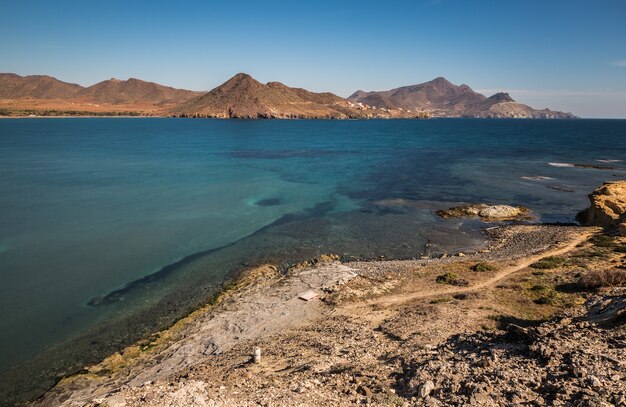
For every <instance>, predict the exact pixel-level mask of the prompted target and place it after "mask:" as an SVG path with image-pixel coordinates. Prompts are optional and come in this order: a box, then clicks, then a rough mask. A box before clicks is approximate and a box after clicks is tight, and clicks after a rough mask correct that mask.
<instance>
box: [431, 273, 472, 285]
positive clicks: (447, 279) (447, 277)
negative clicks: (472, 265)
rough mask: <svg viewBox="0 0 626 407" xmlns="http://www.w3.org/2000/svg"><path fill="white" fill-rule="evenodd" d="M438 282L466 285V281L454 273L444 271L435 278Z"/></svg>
mask: <svg viewBox="0 0 626 407" xmlns="http://www.w3.org/2000/svg"><path fill="white" fill-rule="evenodd" d="M436 281H437V282H438V283H439V284H449V285H458V286H466V285H468V284H469V283H468V281H467V280H465V279H462V278H460V277H459V276H458V275H456V274H455V273H446V274H442V275H440V276H438V277H437V280H436Z"/></svg>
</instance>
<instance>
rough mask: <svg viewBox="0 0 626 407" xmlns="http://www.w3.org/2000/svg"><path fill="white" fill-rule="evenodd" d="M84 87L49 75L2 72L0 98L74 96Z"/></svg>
mask: <svg viewBox="0 0 626 407" xmlns="http://www.w3.org/2000/svg"><path fill="white" fill-rule="evenodd" d="M82 89H83V87H82V86H80V85H77V84H75V83H67V82H62V81H60V80H58V79H56V78H53V77H51V76H48V75H29V76H20V75H16V74H14V73H0V99H19V98H35V99H63V98H71V97H74V96H75V95H76V94H77V93H78V92H80V91H81V90H82Z"/></svg>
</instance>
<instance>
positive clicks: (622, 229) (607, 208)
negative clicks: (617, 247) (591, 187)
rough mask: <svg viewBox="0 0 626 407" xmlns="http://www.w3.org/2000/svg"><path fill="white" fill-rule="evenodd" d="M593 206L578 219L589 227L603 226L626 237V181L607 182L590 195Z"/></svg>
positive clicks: (579, 214)
mask: <svg viewBox="0 0 626 407" xmlns="http://www.w3.org/2000/svg"><path fill="white" fill-rule="evenodd" d="M589 201H591V206H590V207H589V208H587V209H585V210H584V211H582V212H580V213H578V215H577V216H576V219H577V220H578V221H579V222H580V223H582V224H584V225H589V226H601V227H603V228H605V229H607V230H609V231H616V232H618V233H620V234H621V235H622V236H626V181H613V182H605V183H604V184H603V185H602V186H601V187H600V188H598V189H596V190H595V191H593V193H591V194H590V195H589Z"/></svg>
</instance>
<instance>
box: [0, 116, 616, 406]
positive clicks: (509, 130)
mask: <svg viewBox="0 0 626 407" xmlns="http://www.w3.org/2000/svg"><path fill="white" fill-rule="evenodd" d="M625 136H626V121H623V120H621V121H620V120H572V121H543V120H536V121H528V120H461V119H449V120H428V121H409V120H392V121H385V120H381V121H378V120H372V121H296V120H294V121H243V120H228V121H224V120H192V119H189V120H188V119H111V118H106V119H77V118H72V119H18V120H12V119H3V120H0V275H1V278H2V285H0V309H2V310H3V312H2V313H1V314H0V330H1V331H2V332H3V335H2V336H0V372H5V373H6V375H5V376H7V375H8V377H10V378H11V380H13V381H14V382H19V383H24V382H25V378H28V377H31V378H32V377H34V376H37V379H36V380H30V383H31V384H32V383H33V382H34V383H35V384H36V386H35V387H37V386H41V387H40V388H43V387H45V386H47V385H49V384H50V383H51V379H52V378H53V377H54V376H56V375H59V374H63V373H67V372H69V371H72V370H73V369H76V368H77V367H80V366H82V365H83V364H84V363H87V362H89V361H95V360H98V358H100V357H101V356H102V355H103V354H106V353H107V352H111V351H113V350H115V349H117V348H119V347H120V346H123V345H124V344H127V343H129V342H131V341H133V340H136V339H137V338H139V337H141V336H144V335H146V334H148V333H149V332H151V331H153V330H155V329H158V328H160V327H162V326H164V325H166V324H168V323H171V322H172V321H173V320H174V319H175V318H177V317H180V316H181V315H183V314H184V313H186V312H188V310H189V309H191V308H193V307H195V306H198V305H199V304H201V303H202V302H203V301H206V299H207V298H208V297H209V296H210V295H211V294H212V293H213V292H215V290H217V289H218V288H219V285H220V283H221V282H223V281H224V279H225V278H227V277H228V276H230V275H232V273H234V272H236V271H237V270H239V269H241V268H243V267H246V266H250V265H254V264H258V263H260V262H262V261H275V262H279V263H283V262H287V263H289V262H295V261H299V260H303V259H306V258H309V257H313V256H316V255H318V254H320V253H328V252H332V253H337V254H339V255H341V256H342V257H344V258H375V257H379V256H385V257H390V258H391V257H393V258H411V257H417V256H419V255H422V254H436V253H440V252H450V251H458V250H467V249H468V248H470V247H473V246H475V245H476V244H478V243H479V238H480V233H479V231H480V227H481V224H480V222H477V221H471V220H470V221H467V220H464V221H463V220H462V221H442V220H440V219H437V218H436V217H435V216H434V211H435V210H436V209H440V208H441V207H446V206H448V205H452V204H455V203H458V202H477V201H480V202H493V203H507V204H518V205H524V206H528V207H530V208H531V209H532V210H533V211H534V212H535V213H537V214H538V215H539V218H538V220H540V221H549V222H559V221H561V222H571V221H573V219H574V215H575V214H576V212H577V211H578V210H580V209H582V208H584V207H585V206H586V204H587V200H586V194H588V193H589V192H590V191H591V190H592V189H594V188H595V187H596V186H597V185H599V184H600V183H601V182H603V181H605V180H611V179H617V178H624V176H625V175H626V172H625V171H624V170H625V169H626V167H625V164H624V162H622V161H615V160H622V159H624V158H626V141H625V140H626V139H625V138H624V137H625ZM549 163H553V164H554V163H560V164H591V165H598V166H601V167H610V169H607V168H605V169H594V168H581V167H576V166H571V165H570V166H568V165H557V166H555V165H553V164H552V165H550V164H549ZM523 177H525V178H523ZM533 177H547V178H533ZM20 363H21V364H22V365H21V366H19V367H18V368H17V370H16V369H14V370H9V369H11V367H15V366H17V365H19V364H20ZM16 372H20V373H19V374H17V373H16ZM11 386H12V387H13V388H16V385H14V384H11ZM28 390H32V393H31V394H35V393H37V391H39V389H38V388H33V387H32V386H31V385H28V386H25V388H24V389H21V390H19V391H20V392H24V391H28ZM0 391H2V390H1V389H0Z"/></svg>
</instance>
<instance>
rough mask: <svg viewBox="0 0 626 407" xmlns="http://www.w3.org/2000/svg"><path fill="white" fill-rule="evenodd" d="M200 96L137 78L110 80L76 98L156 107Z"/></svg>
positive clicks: (79, 93)
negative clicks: (144, 104) (145, 104)
mask: <svg viewBox="0 0 626 407" xmlns="http://www.w3.org/2000/svg"><path fill="white" fill-rule="evenodd" d="M196 96H198V93H196V92H193V91H190V90H184V89H175V88H171V87H169V86H163V85H159V84H157V83H154V82H146V81H142V80H139V79H135V78H130V79H128V80H125V81H123V80H119V79H115V78H113V79H109V80H106V81H102V82H99V83H96V84H95V85H92V86H90V87H88V88H84V89H82V90H81V91H80V92H78V93H77V94H76V97H77V98H79V99H81V100H84V101H89V102H93V103H108V104H133V103H149V104H154V105H165V104H170V105H171V104H179V103H182V102H185V101H187V100H189V99H192V98H194V97H196Z"/></svg>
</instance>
